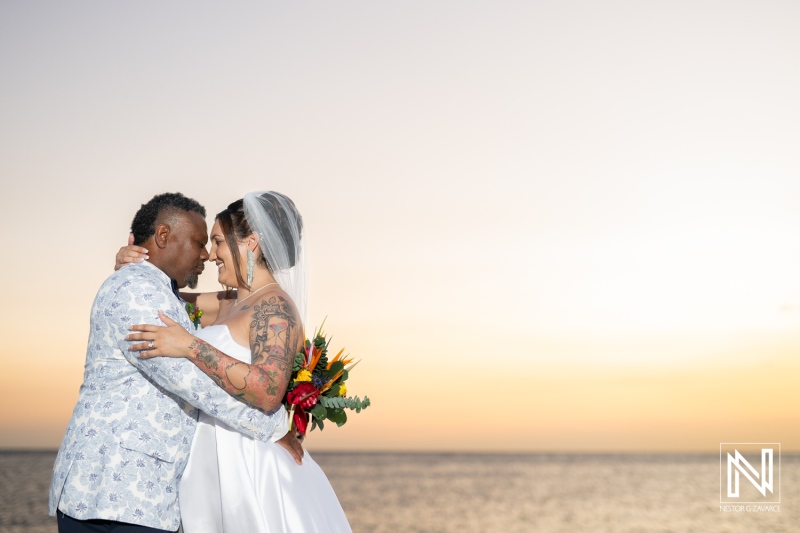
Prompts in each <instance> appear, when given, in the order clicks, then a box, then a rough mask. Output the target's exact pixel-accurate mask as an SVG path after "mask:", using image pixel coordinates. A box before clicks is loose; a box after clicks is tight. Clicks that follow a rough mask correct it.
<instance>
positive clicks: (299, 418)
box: [294, 407, 308, 435]
mask: <svg viewBox="0 0 800 533" xmlns="http://www.w3.org/2000/svg"><path fill="white" fill-rule="evenodd" d="M294 427H295V428H297V432H298V433H300V434H301V435H305V434H306V429H308V415H307V414H306V412H305V411H303V409H302V408H300V407H298V408H297V409H295V410H294Z"/></svg>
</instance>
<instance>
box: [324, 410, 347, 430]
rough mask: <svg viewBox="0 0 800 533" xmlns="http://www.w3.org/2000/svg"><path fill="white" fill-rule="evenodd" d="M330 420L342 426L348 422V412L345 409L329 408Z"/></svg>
mask: <svg viewBox="0 0 800 533" xmlns="http://www.w3.org/2000/svg"><path fill="white" fill-rule="evenodd" d="M328 420H330V421H331V422H335V423H336V425H337V426H339V427H342V426H343V425H344V424H345V422H347V413H345V412H344V410H343V409H332V410H328Z"/></svg>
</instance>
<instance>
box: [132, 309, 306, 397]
mask: <svg viewBox="0 0 800 533" xmlns="http://www.w3.org/2000/svg"><path fill="white" fill-rule="evenodd" d="M244 309H248V308H247V307H245V308H243V310H244ZM248 319H249V321H250V348H251V353H252V356H251V361H252V363H251V364H248V363H244V362H242V361H239V360H238V359H236V358H233V357H230V356H228V355H226V354H224V353H222V352H221V351H219V350H217V349H216V348H214V347H213V346H211V345H210V344H208V343H207V342H205V341H203V340H201V339H198V338H197V337H194V336H191V335H189V334H188V333H187V332H186V330H184V329H183V328H181V327H180V326H179V325H177V324H175V323H174V322H173V321H172V320H170V319H169V318H168V317H162V320H164V322H165V323H166V324H167V325H168V327H166V328H165V327H159V326H148V325H140V326H134V328H133V329H135V330H136V331H141V332H144V333H135V334H132V335H130V336H129V339H130V340H138V341H146V342H142V343H140V344H136V345H133V346H131V349H132V350H140V351H146V354H144V353H143V354H142V355H140V357H142V358H149V357H158V356H172V357H186V358H188V359H190V360H191V361H192V362H193V363H194V364H195V365H197V367H198V368H200V370H202V371H203V372H205V373H206V374H207V375H208V376H209V377H210V378H211V379H213V380H214V382H215V383H216V384H217V385H218V386H219V387H221V388H222V389H223V390H225V391H226V392H227V393H228V394H230V395H231V396H234V397H236V398H239V399H241V400H242V401H244V402H247V403H248V404H250V405H252V406H254V407H258V408H260V409H263V410H264V411H266V412H270V411H273V410H274V409H276V408H278V407H280V405H281V400H282V399H283V395H284V394H285V393H286V387H287V386H288V384H289V378H290V376H291V373H292V361H293V360H294V355H295V352H296V349H297V348H299V346H300V340H301V335H302V331H301V325H300V323H299V321H298V320H297V317H296V310H295V309H294V306H293V305H292V303H291V302H289V300H287V299H286V298H284V297H282V296H279V295H270V296H266V295H265V296H264V297H263V298H262V299H261V301H260V302H258V303H257V304H255V305H253V306H252V308H250V314H249V317H248ZM176 326H177V327H176ZM150 340H152V341H154V344H155V346H156V349H154V350H148V345H147V341H150Z"/></svg>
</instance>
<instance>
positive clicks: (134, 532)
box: [56, 511, 173, 533]
mask: <svg viewBox="0 0 800 533" xmlns="http://www.w3.org/2000/svg"><path fill="white" fill-rule="evenodd" d="M56 520H57V521H58V533H173V532H172V531H167V530H166V529H156V528H153V527H147V526H137V525H136V524H126V523H125V522H114V521H113V520H76V519H75V518H72V517H71V516H69V515H65V514H64V513H62V512H61V511H56Z"/></svg>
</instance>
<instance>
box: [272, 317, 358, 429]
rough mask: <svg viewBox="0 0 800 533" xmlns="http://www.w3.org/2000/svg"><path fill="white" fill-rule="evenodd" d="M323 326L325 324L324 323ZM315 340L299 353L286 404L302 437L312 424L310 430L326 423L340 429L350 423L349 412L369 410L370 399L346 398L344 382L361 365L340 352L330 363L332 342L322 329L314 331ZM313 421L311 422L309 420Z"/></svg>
mask: <svg viewBox="0 0 800 533" xmlns="http://www.w3.org/2000/svg"><path fill="white" fill-rule="evenodd" d="M323 325H324V323H323ZM313 339H314V340H313V341H311V340H308V339H306V341H305V343H304V346H303V350H302V351H300V352H297V355H296V356H295V358H294V364H293V365H292V378H291V380H290V381H289V387H288V389H287V391H286V396H285V397H284V398H283V405H284V406H285V407H286V409H287V410H288V411H289V422H290V426H293V427H295V428H297V431H298V433H300V434H301V435H305V434H306V430H307V429H308V424H309V422H310V423H311V429H312V430H313V429H314V428H316V427H319V429H320V431H321V430H322V429H324V422H323V421H324V420H330V421H331V422H333V423H335V424H336V425H337V426H340V427H341V426H343V425H344V424H345V423H346V422H347V413H346V412H345V410H347V409H349V410H352V411H355V412H356V413H360V412H361V410H362V409H366V408H367V407H369V404H370V402H369V398H368V397H366V396H364V399H363V400H362V399H361V398H359V397H358V396H347V386H346V385H345V381H347V378H348V377H349V375H350V371H351V370H352V369H353V368H354V367H355V366H356V365H357V364H358V361H356V362H355V363H354V362H353V359H348V358H347V356H343V355H342V354H343V353H344V349H342V350H340V351H339V353H338V354H336V356H334V358H333V359H331V360H328V345H329V344H330V340H328V339H326V338H325V333H324V332H323V331H322V327H320V329H319V331H315V332H314V337H313ZM309 419H310V420H309Z"/></svg>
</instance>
